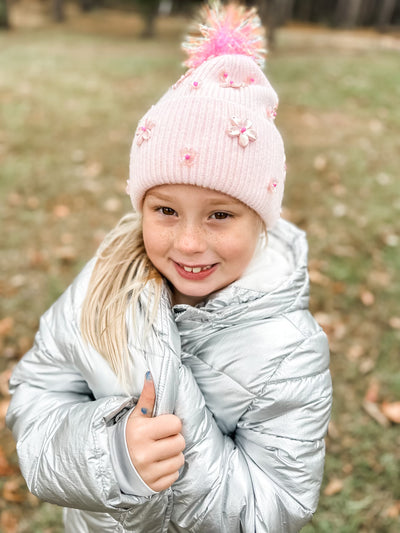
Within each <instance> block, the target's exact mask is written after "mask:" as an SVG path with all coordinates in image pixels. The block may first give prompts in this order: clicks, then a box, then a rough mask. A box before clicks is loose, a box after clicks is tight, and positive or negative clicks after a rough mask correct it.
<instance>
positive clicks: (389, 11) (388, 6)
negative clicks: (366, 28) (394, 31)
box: [378, 0, 397, 31]
mask: <svg viewBox="0 0 400 533" xmlns="http://www.w3.org/2000/svg"><path fill="white" fill-rule="evenodd" d="M396 3H397V2H396V0H382V3H381V6H380V11H379V15H378V28H379V30H380V31H385V29H386V28H387V26H390V23H391V21H392V18H393V14H394V12H395V9H396Z"/></svg>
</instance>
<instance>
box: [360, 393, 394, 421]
mask: <svg viewBox="0 0 400 533" xmlns="http://www.w3.org/2000/svg"><path fill="white" fill-rule="evenodd" d="M362 406H363V409H364V411H365V412H366V413H367V414H368V415H369V416H370V417H371V418H372V419H373V420H375V422H377V423H378V424H379V425H380V426H382V427H384V428H387V427H389V426H390V422H389V420H388V418H387V417H386V416H385V415H384V414H383V413H382V411H381V410H380V409H379V407H378V405H377V404H376V403H374V402H368V401H366V400H364V401H363V404H362Z"/></svg>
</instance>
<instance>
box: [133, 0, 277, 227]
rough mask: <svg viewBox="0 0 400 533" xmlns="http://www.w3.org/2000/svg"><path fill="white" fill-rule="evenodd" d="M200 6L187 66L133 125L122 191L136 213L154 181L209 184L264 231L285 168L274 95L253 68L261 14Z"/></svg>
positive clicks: (258, 52) (258, 60)
mask: <svg viewBox="0 0 400 533" xmlns="http://www.w3.org/2000/svg"><path fill="white" fill-rule="evenodd" d="M205 9H206V22H207V25H202V26H200V31H201V33H202V37H200V38H198V37H197V38H189V39H188V41H187V43H186V44H184V47H186V48H187V49H188V54H189V59H188V60H187V62H186V65H188V66H189V67H190V68H189V70H188V71H187V72H186V74H184V75H183V76H182V77H181V79H180V80H178V81H177V83H176V84H175V85H173V86H172V87H171V88H170V89H169V90H168V91H167V93H166V94H165V95H164V96H163V97H162V98H161V99H160V100H159V102H158V103H157V104H156V105H154V106H152V107H151V108H150V110H149V111H148V112H147V113H146V114H145V116H144V117H143V118H142V120H141V121H140V122H139V126H138V128H137V130H136V134H135V137H134V139H133V143H132V149H131V156H130V169H129V170H130V171H129V180H128V188H127V192H128V194H129V195H130V197H131V200H132V204H133V206H134V208H135V209H137V210H140V209H141V206H142V202H143V198H144V196H145V194H146V191H148V190H149V189H151V188H152V187H154V186H156V185H163V184H168V183H170V184H191V185H197V186H200V187H207V188H209V189H213V190H217V191H220V192H223V193H225V194H228V195H230V196H232V197H234V198H237V199H239V200H241V201H242V202H243V203H244V204H246V205H248V206H249V207H251V208H252V209H253V210H254V211H256V212H257V213H258V214H259V215H260V217H261V218H262V219H263V221H264V222H265V224H266V226H267V228H270V227H271V226H272V225H273V224H274V223H275V222H276V221H277V219H278V218H279V216H280V211H281V204H282V197H283V189H284V182H285V174H286V171H285V153H284V146H283V141H282V138H281V136H280V134H279V132H278V130H277V128H276V126H275V124H274V118H275V115H276V109H277V106H278V97H277V95H276V93H275V91H274V89H273V88H272V87H271V84H270V83H269V81H268V79H267V78H266V76H265V75H264V73H263V72H262V70H261V68H260V66H259V65H260V64H261V62H262V52H263V50H262V46H263V40H262V36H261V33H260V32H261V27H260V23H259V18H258V16H257V15H256V13H255V10H254V9H252V10H249V11H245V9H244V8H242V7H239V6H237V5H228V6H226V7H221V6H217V7H214V8H213V9H210V8H205Z"/></svg>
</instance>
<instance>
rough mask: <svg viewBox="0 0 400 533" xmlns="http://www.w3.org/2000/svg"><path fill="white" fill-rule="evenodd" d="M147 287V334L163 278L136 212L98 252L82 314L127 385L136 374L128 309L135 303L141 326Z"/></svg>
mask: <svg viewBox="0 0 400 533" xmlns="http://www.w3.org/2000/svg"><path fill="white" fill-rule="evenodd" d="M145 287H146V288H148V289H149V298H150V300H151V305H149V306H146V309H145V320H146V327H145V328H142V327H141V328H140V332H141V334H143V331H148V330H149V328H150V327H151V324H152V323H153V321H154V318H155V316H156V312H157V308H158V304H159V301H160V298H161V289H162V277H161V275H160V273H159V272H158V270H156V269H155V267H154V266H153V265H152V263H151V262H150V260H149V258H148V257H147V254H146V250H145V247H144V242H143V232H142V218H141V215H140V214H137V213H132V214H129V215H126V216H125V217H123V218H122V219H121V220H120V221H119V223H118V224H117V226H116V227H115V228H114V229H113V230H112V231H111V232H110V233H109V234H108V235H107V236H106V238H105V239H104V241H103V243H102V244H101V245H100V247H99V249H98V251H97V261H96V264H95V266H94V270H93V273H92V276H91V279H90V282H89V286H88V289H87V293H86V296H85V300H84V302H83V307H82V316H81V330H82V335H83V338H84V339H85V340H86V341H87V342H88V343H89V344H91V345H92V346H93V347H94V348H95V349H96V350H97V351H98V352H99V353H100V354H101V355H102V356H103V357H104V358H105V359H106V360H107V361H108V363H109V364H110V366H111V368H112V369H113V371H114V372H115V374H116V375H117V376H118V378H119V380H120V381H121V383H123V384H126V383H127V381H128V380H129V374H130V372H129V368H130V365H129V364H128V363H129V352H128V334H127V333H128V332H127V325H126V321H127V309H128V306H130V307H131V312H132V318H133V324H134V325H136V324H137V322H138V321H137V320H135V315H136V313H137V310H138V304H139V299H140V296H141V294H142V292H143V290H144V288H145ZM142 326H143V323H142ZM147 326H148V327H147ZM142 338H144V337H143V335H142Z"/></svg>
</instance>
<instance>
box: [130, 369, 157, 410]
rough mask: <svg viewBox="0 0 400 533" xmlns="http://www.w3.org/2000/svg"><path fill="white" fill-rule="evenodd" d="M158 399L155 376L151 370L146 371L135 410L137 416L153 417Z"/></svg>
mask: <svg viewBox="0 0 400 533" xmlns="http://www.w3.org/2000/svg"><path fill="white" fill-rule="evenodd" d="M155 401H156V391H155V389H154V381H153V376H152V375H151V372H150V370H149V371H148V372H146V376H145V380H144V385H143V389H142V393H141V395H140V398H139V400H138V403H137V404H136V409H135V410H134V412H133V413H134V414H135V416H146V417H147V418H151V417H152V414H153V409H154V404H155Z"/></svg>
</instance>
